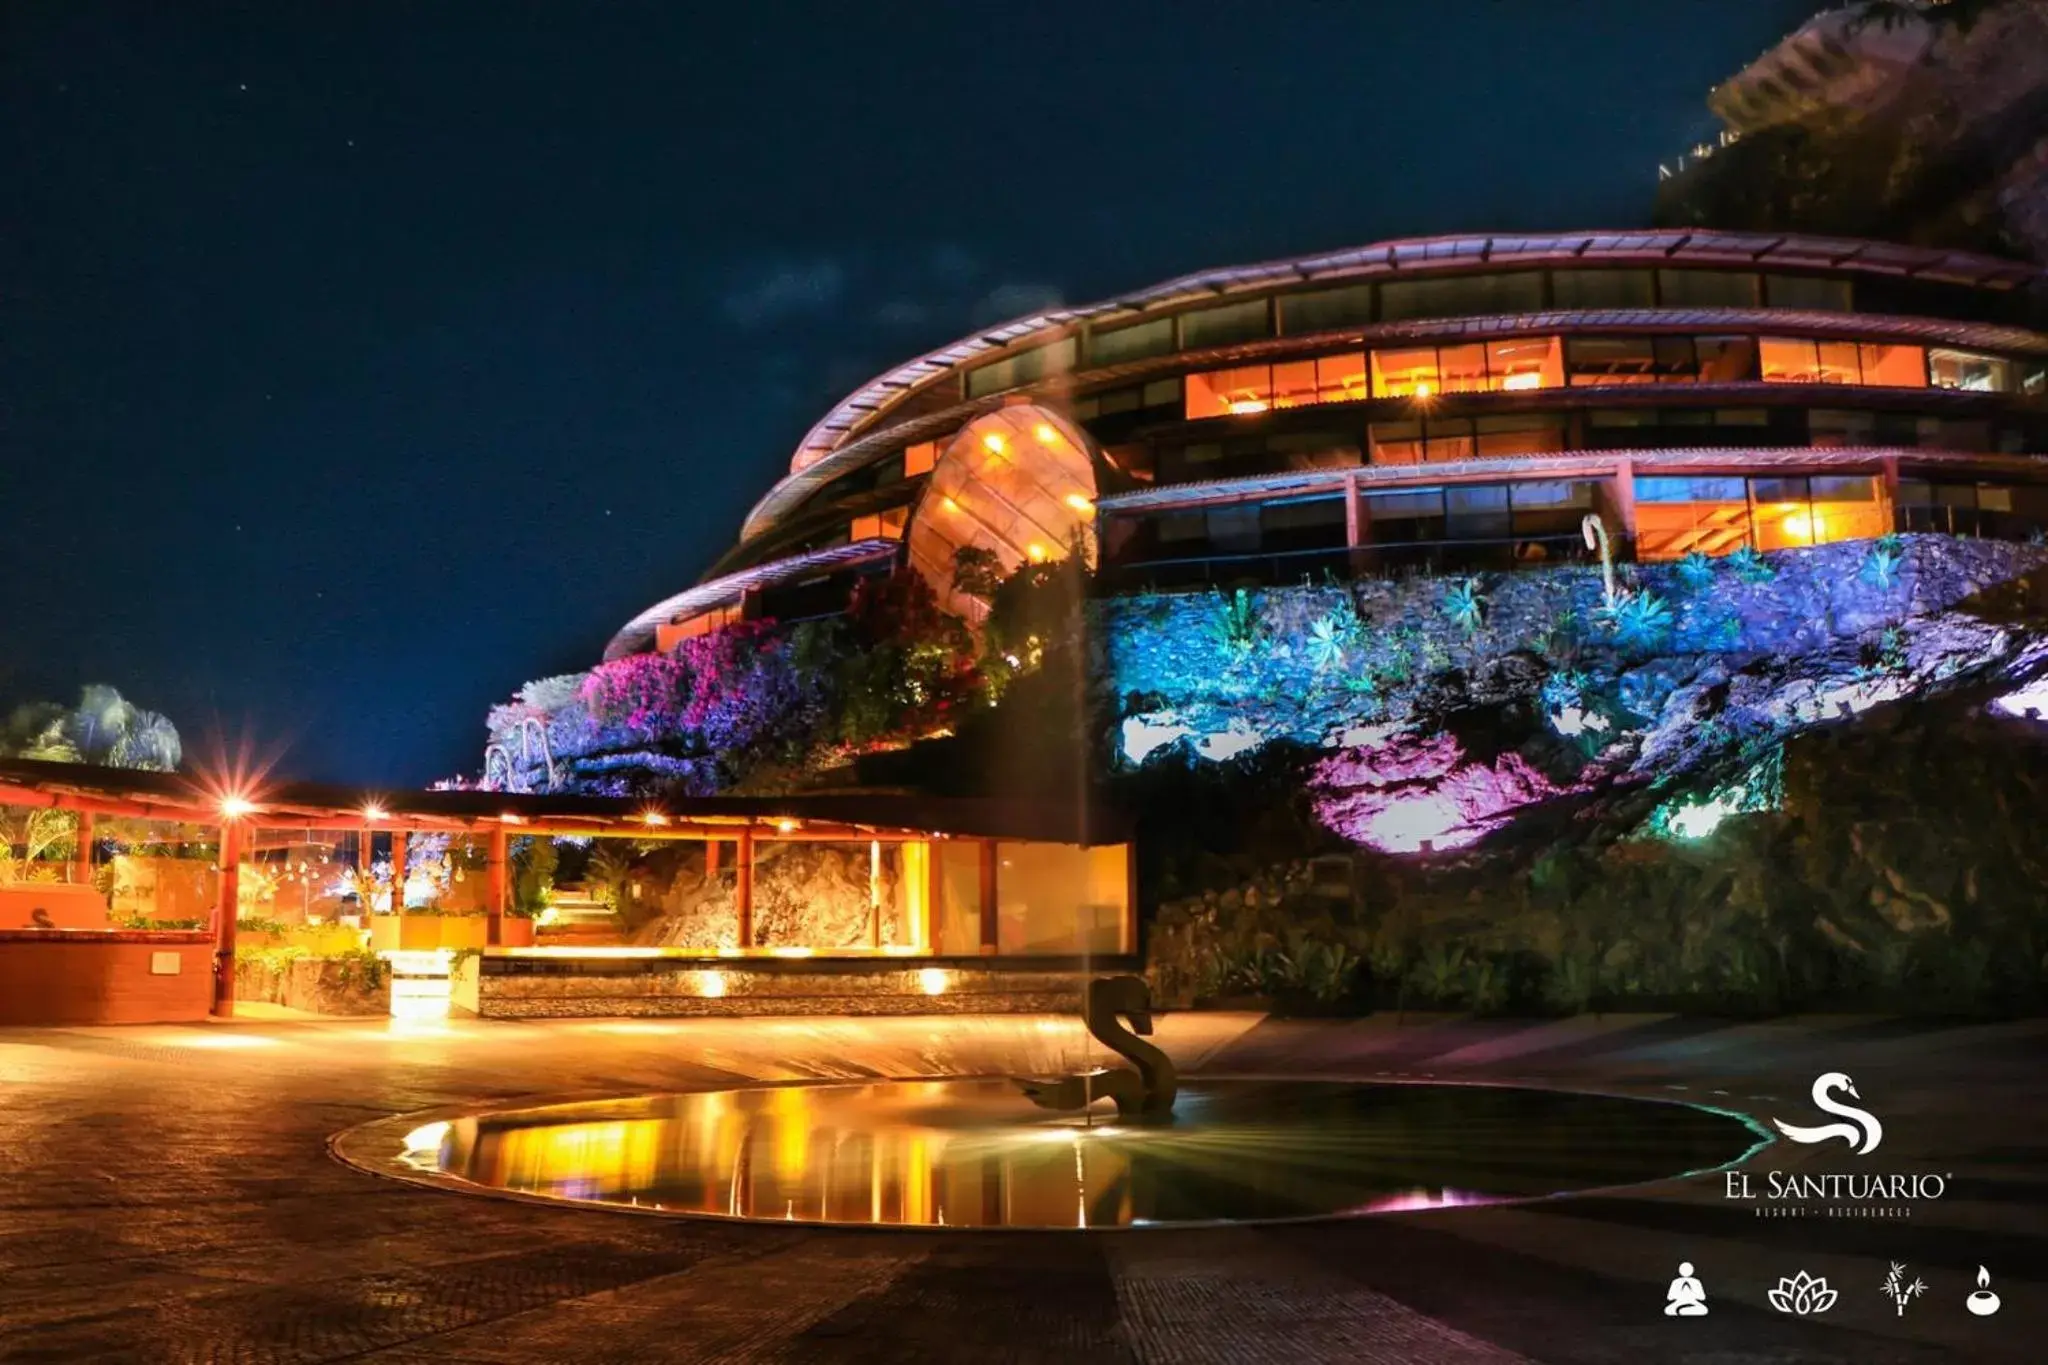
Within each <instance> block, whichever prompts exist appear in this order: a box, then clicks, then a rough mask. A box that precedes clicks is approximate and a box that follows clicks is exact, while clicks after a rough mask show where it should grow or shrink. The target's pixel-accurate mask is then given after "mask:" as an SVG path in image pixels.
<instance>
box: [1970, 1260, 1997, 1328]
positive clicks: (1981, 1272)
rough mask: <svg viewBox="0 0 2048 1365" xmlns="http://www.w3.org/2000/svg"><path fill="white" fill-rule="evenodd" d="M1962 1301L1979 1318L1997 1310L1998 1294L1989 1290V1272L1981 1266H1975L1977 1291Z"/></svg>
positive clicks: (1986, 1316) (1988, 1315)
mask: <svg viewBox="0 0 2048 1365" xmlns="http://www.w3.org/2000/svg"><path fill="white" fill-rule="evenodd" d="M1963 1302H1964V1304H1965V1305H1966V1306H1968V1308H1969V1310H1970V1311H1971V1312H1972V1313H1975V1314H1976V1315H1977V1316H1978V1317H1980V1318H1988V1317H1990V1316H1991V1315H1992V1314H1993V1313H1996V1312H1997V1311H1998V1295H1996V1294H1994V1293H1992V1292H1991V1272H1990V1271H1988V1270H1986V1269H1985V1268H1984V1267H1983V1266H1981V1265H1980V1266H1978V1267H1977V1292H1976V1293H1974V1294H1972V1295H1970V1297H1969V1298H1967V1299H1965V1300H1963Z"/></svg>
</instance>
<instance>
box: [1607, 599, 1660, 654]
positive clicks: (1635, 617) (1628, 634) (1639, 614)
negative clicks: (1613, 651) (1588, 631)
mask: <svg viewBox="0 0 2048 1365" xmlns="http://www.w3.org/2000/svg"><path fill="white" fill-rule="evenodd" d="M1596 617H1597V619H1598V620H1599V622H1600V624H1602V625H1604V626H1605V627H1606V628H1607V629H1608V630H1609V631H1611V632H1612V633H1613V635H1614V641H1615V643H1616V644H1618V645H1621V646H1623V647H1624V648H1628V649H1654V648H1656V647H1657V646H1658V645H1661V644H1663V643H1664V641H1665V640H1667V639H1668V638H1669V637H1670V635H1671V627H1672V616H1671V608H1670V606H1669V605H1668V604H1667V603H1666V602H1665V601H1664V599H1663V598H1661V597H1659V596H1657V594H1656V593H1653V592H1632V593H1626V594H1624V595H1623V596H1622V597H1621V598H1620V599H1619V600H1617V601H1616V602H1615V603H1614V605H1613V606H1612V607H1611V608H1610V607H1605V606H1603V607H1601V608H1600V609H1599V611H1598V612H1597V613H1596Z"/></svg>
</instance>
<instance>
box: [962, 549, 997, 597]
mask: <svg viewBox="0 0 2048 1365" xmlns="http://www.w3.org/2000/svg"><path fill="white" fill-rule="evenodd" d="M1002 583H1003V561H1002V560H1001V559H1000V558H999V557H998V556H997V554H996V552H995V551H994V550H990V549H987V548H985V547H983V546H980V545H963V546H961V547H960V548H959V549H957V550H955V551H954V552H953V591H954V592H957V593H964V594H966V595H967V596H969V597H978V598H980V599H981V600H982V601H984V602H991V601H994V600H995V595H996V590H997V589H998V588H1000V587H1001V586H1002Z"/></svg>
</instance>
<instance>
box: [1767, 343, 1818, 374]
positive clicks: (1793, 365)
mask: <svg viewBox="0 0 2048 1365" xmlns="http://www.w3.org/2000/svg"><path fill="white" fill-rule="evenodd" d="M1757 349H1758V350H1759V351H1761V352H1762V355H1763V370H1764V382H1765V383H1766V384H1811V383H1813V382H1814V380H1815V378H1816V377H1817V375H1818V371H1819V368H1820V360H1819V357H1818V356H1817V354H1816V353H1815V351H1814V345H1813V343H1812V342H1811V341H1807V340H1804V339H1803V338H1798V337H1761V338H1759V339H1758V341H1757Z"/></svg>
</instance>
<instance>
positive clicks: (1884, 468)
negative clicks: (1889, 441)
mask: <svg viewBox="0 0 2048 1365" xmlns="http://www.w3.org/2000/svg"><path fill="white" fill-rule="evenodd" d="M1878 470H1879V472H1880V473H1881V474H1882V476H1883V479H1884V511H1885V525H1887V526H1888V527H1890V528H1891V529H1892V530H1894V531H1896V530H1899V529H1900V526H1899V457H1898V456H1896V455H1887V456H1885V457H1884V458H1883V459H1881V460H1880V461H1878Z"/></svg>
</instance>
